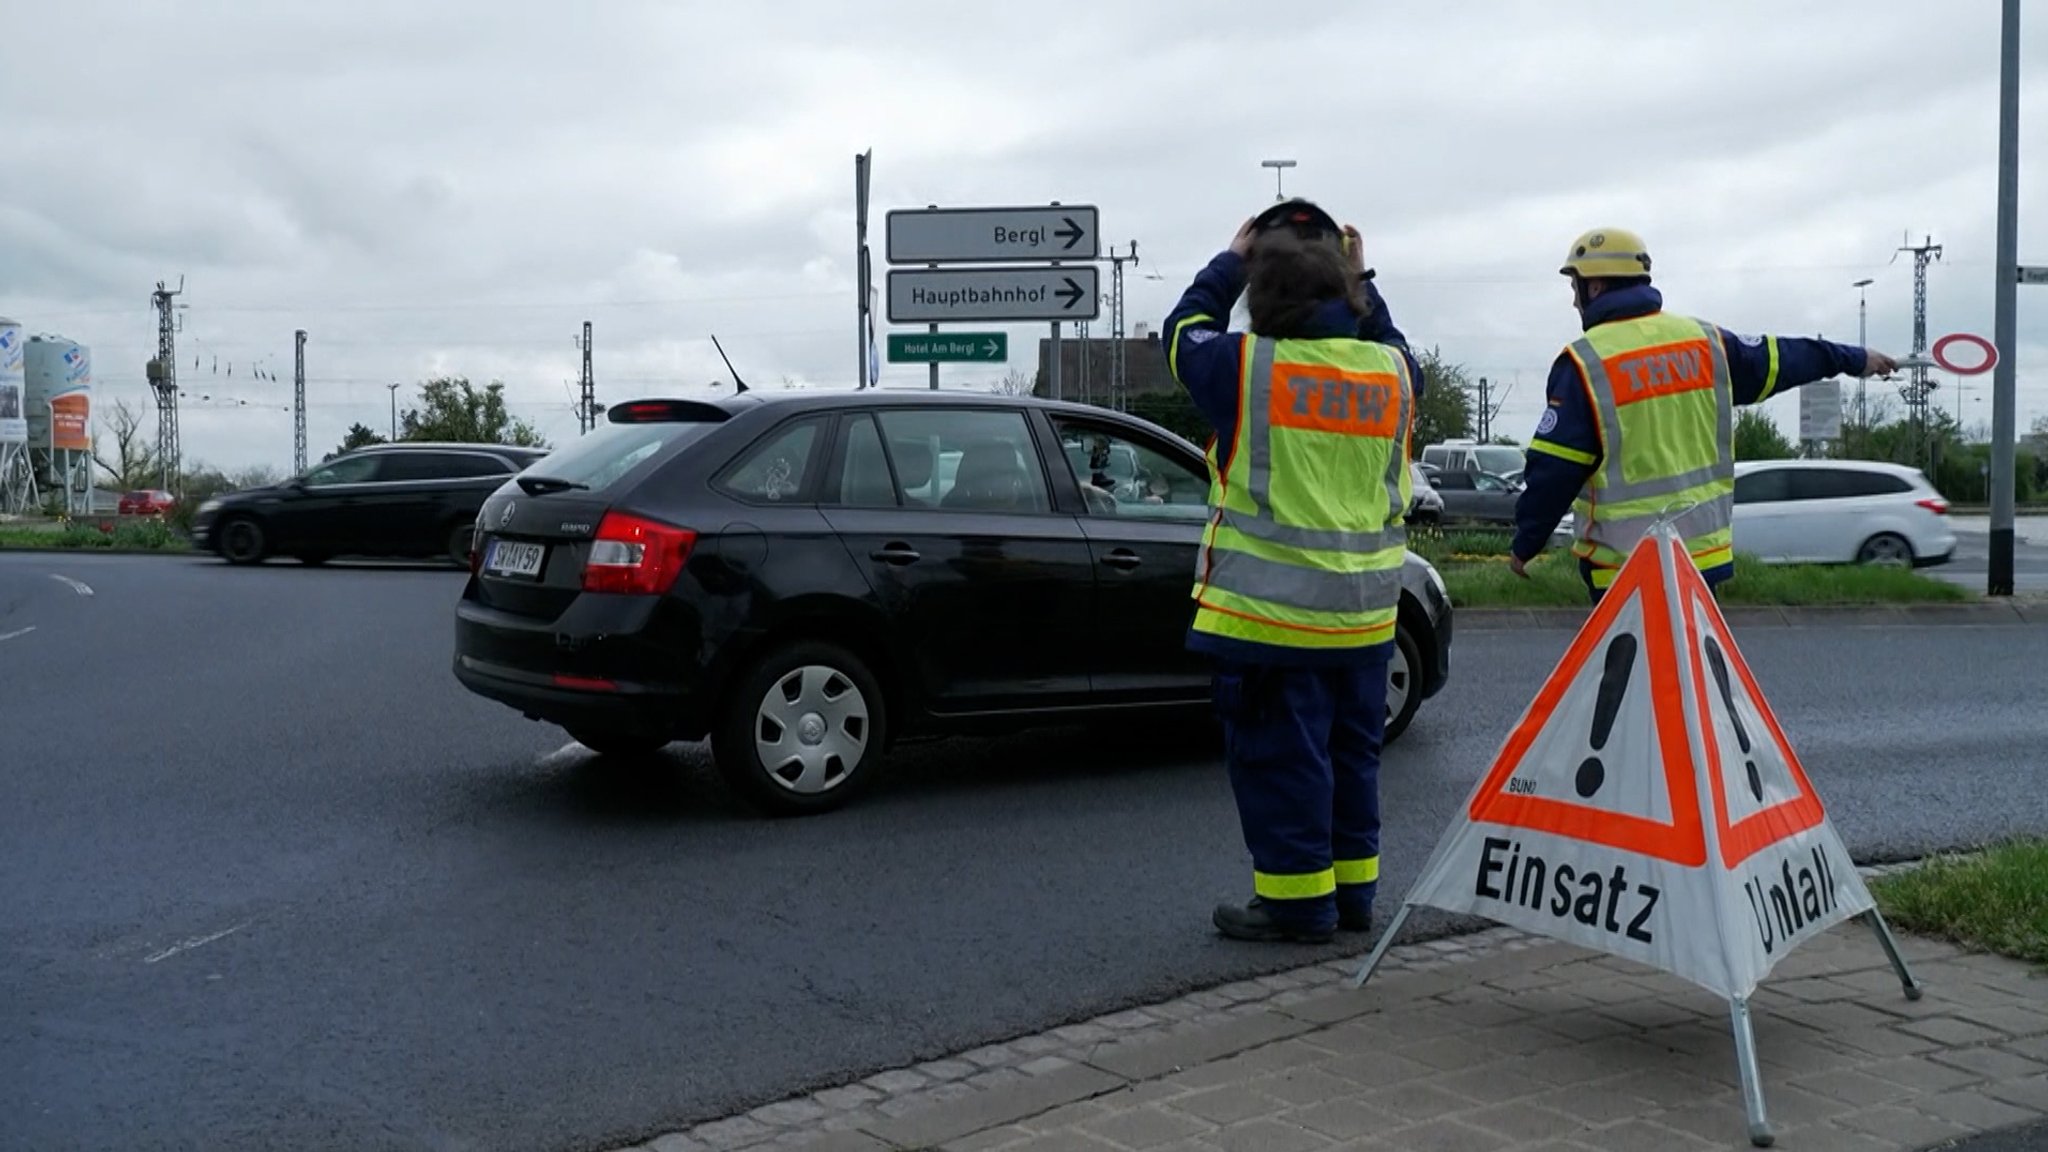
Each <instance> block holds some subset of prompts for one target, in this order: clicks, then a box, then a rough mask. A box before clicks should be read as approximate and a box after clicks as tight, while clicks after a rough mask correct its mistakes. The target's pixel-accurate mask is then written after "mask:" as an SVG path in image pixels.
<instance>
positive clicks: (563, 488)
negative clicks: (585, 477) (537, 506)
mask: <svg viewBox="0 0 2048 1152" xmlns="http://www.w3.org/2000/svg"><path fill="white" fill-rule="evenodd" d="M518 480H519V487H520V488H521V489H523V490H524V491H525V492H526V494H527V495H528V496H545V495H547V494H548V493H550V492H568V491H571V490H578V491H583V492H588V491H590V485H588V484H581V483H578V482H577V481H574V480H562V479H559V478H557V477H554V476H521V477H519V478H518Z"/></svg>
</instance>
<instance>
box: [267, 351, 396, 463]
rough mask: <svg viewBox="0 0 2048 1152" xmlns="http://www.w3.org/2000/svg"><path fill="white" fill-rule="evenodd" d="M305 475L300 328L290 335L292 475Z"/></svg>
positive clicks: (303, 354) (303, 362) (303, 366)
mask: <svg viewBox="0 0 2048 1152" xmlns="http://www.w3.org/2000/svg"><path fill="white" fill-rule="evenodd" d="M394 395H396V393H394ZM305 474H306V330H305V329H304V328H301V329H299V330H298V331H296V332H294V333H292V475H294V476H303V475H305Z"/></svg>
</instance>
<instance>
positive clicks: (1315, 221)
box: [1252, 198, 1344, 236]
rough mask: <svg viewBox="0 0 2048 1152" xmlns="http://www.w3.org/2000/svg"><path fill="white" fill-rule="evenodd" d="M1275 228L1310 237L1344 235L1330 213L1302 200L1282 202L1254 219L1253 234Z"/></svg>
mask: <svg viewBox="0 0 2048 1152" xmlns="http://www.w3.org/2000/svg"><path fill="white" fill-rule="evenodd" d="M1275 228H1293V229H1294V230H1295V231H1296V232H1300V233H1303V234H1305V235H1308V236H1318V235H1329V236H1342V235H1343V234H1344V230H1343V229H1342V228H1339V227H1338V226H1337V221H1336V220H1334V219H1332V218H1331V216H1330V214H1329V213H1328V212H1325V211H1323V210H1322V209H1321V208H1318V207H1316V206H1315V205H1314V204H1312V203H1310V202H1309V201H1307V200H1302V199H1300V198H1296V199H1293V200H1282V201H1280V202H1279V203H1278V204H1275V205H1273V206H1272V207H1271V208H1268V209H1266V210H1265V211H1264V212H1261V213H1259V214H1258V215H1257V216H1255V217H1253V218H1252V231H1253V232H1270V231H1272V230H1273V229H1275Z"/></svg>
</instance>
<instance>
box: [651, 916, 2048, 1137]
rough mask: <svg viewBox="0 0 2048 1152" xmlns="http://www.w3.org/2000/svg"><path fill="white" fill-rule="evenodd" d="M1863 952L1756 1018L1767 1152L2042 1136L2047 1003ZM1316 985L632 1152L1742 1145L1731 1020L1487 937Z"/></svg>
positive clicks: (1237, 997) (1937, 955)
mask: <svg viewBox="0 0 2048 1152" xmlns="http://www.w3.org/2000/svg"><path fill="white" fill-rule="evenodd" d="M1900 947H1901V949H1902V951H1904V952H1905V954H1906V956H1907V957H1908V959H1909V961H1910V962H1911V963H1912V964H1913V966H1914V970H1915V975H1916V976H1918V978H1919V979H1920V981H1921V983H1922V984H1924V985H1925V986H1926V989H1927V992H1926V996H1925V998H1923V999H1922V1000H1920V1001H1917V1002H1915V1001H1908V1000H1906V999H1905V998H1904V996H1903V995H1901V993H1900V990H1899V986H1898V983H1897V980H1896V979H1895V978H1894V977H1893V975H1892V973H1891V971H1890V968H1889V967H1888V966H1887V964H1886V962H1885V958H1884V954H1883V953H1882V951H1881V950H1880V949H1879V948H1878V946H1877V943H1876V941H1875V939H1874V937H1873V936H1872V935H1871V933H1870V931H1869V929H1868V928H1866V927H1865V926H1863V925H1862V924H1861V923H1851V924H1846V925H1842V926H1840V927H1838V928H1836V929H1835V930H1834V931H1832V932H1830V933H1828V934H1826V935H1824V936H1822V937H1820V938H1818V939H1816V940H1814V941H1812V942H1810V943H1808V944H1807V945H1805V946H1803V947H1802V948H1801V949H1800V950H1799V951H1797V952H1795V953H1793V954H1792V955H1791V956H1789V957H1787V958H1786V959H1785V960H1784V961H1782V962H1781V963H1780V964H1779V965H1778V967H1777V969H1776V970H1775V971H1774V972H1773V974H1772V976H1771V978H1770V979H1769V980H1767V981H1766V982H1765V983H1764V985H1763V986H1762V987H1761V988H1759V989H1758V991H1757V993H1756V995H1755V996H1754V998H1753V999H1752V1001H1751V1005H1752V1009H1753V1017H1754V1021H1755V1028H1756V1037H1757V1048H1758V1057H1759V1059H1760V1061H1761V1064H1762V1075H1763V1082H1764V1092H1765V1098H1766V1102H1767V1105H1768V1107H1769V1111H1770V1119H1771V1123H1772V1127H1773V1129H1774V1131H1775V1132H1776V1134H1777V1147H1778V1148H1781V1149H1796V1150H1802V1152H1804V1150H1812V1152H1884V1150H1887V1149H1889V1150H1897V1152H1913V1150H1918V1149H1924V1148H1929V1147H1933V1146H1937V1145H1940V1144H1944V1143H1947V1142H1949V1141H1951V1140H1954V1139H1956V1138H1959V1137H1966V1136H1969V1135H1971V1134H1973V1133H1977V1132H1983V1131H1988V1130H1998V1129H2005V1128H2010V1127H2012V1126H2015V1125H2019V1124H2023V1123H2027V1122H2030V1121H2034V1120H2037V1119H2040V1118H2042V1117H2044V1116H2048V978H2043V977H2041V976H2040V975H2039V974H2036V973H2031V972H2029V971H2028V970H2027V968H2026V967H2025V966H2023V965H2020V964H2017V963H2013V962H2010V961H2007V960H2003V959H2001V958H1997V957H1991V956H1983V955H1977V954H1971V953H1966V952H1963V951H1962V950H1960V949H1957V948H1955V947H1952V946H1950V945H1947V944H1943V943H1939V942H1935V941H1929V940H1924V939H1919V938H1914V937H1901V939H1900ZM1356 968H1357V961H1344V962H1339V963H1330V964H1321V965H1316V966H1314V967H1310V968H1304V969H1300V970H1298V971H1295V972H1289V973H1284V974H1281V975H1277V976H1267V977H1261V978H1259V979H1256V980H1247V981H1243V982H1240V983H1237V984H1230V985H1225V986H1223V987H1221V988H1215V989H1211V990H1208V991H1204V992H1199V993H1195V994H1193V995H1190V996H1186V997H1183V998H1181V999H1178V1000H1173V1001H1169V1002H1167V1003H1164V1004H1158V1005H1154V1006H1151V1007H1148V1008H1144V1009H1139V1010H1135V1011H1127V1012H1120V1013H1116V1014H1114V1015H1110V1016H1106V1017H1102V1018H1100V1019H1097V1020H1093V1021H1088V1022H1085V1023H1081V1024H1074V1025H1068V1026H1065V1027H1062V1028H1058V1029H1055V1030H1053V1031H1052V1032H1049V1033H1046V1034H1044V1035H1041V1036H1031V1037H1024V1038H1021V1039H1017V1040H1012V1041H1009V1042H1007V1043H1004V1044H996V1045H990V1046H988V1047H986V1048H978V1049H975V1050H973V1051H969V1052H964V1053H960V1054H958V1055H957V1056H954V1057H950V1058H947V1059H944V1060H934V1061H931V1062H928V1063H925V1064H920V1065H917V1066H914V1067H910V1068H902V1069H895V1070H892V1071H888V1072H884V1073H881V1074H879V1075H876V1076H872V1077H869V1078H868V1079H866V1080H864V1081H862V1082H860V1083H859V1084H855V1085H847V1086H843V1087H839V1088H832V1089H827V1090H824V1091H821V1092H817V1093H814V1094H811V1095H809V1096H805V1097H799V1098H797V1099H794V1100H786V1101H782V1102H779V1103H774V1104H769V1105H766V1106H764V1107H761V1108H757V1109H755V1110H754V1111H752V1112H750V1113H748V1114H746V1115H744V1116H736V1117H728V1118H726V1119H723V1120H719V1121H715V1122H713V1123H709V1124H704V1125H700V1126H698V1127H696V1128H693V1129H691V1130H689V1131H687V1132H680V1133H674V1134H671V1135H667V1136H663V1137H661V1138H659V1139H656V1140H653V1141H651V1142H649V1143H647V1144H644V1145H638V1146H636V1147H635V1149H634V1152H643V1150H652V1152H714V1150H715V1152H738V1150H756V1149H786V1148H808V1149H812V1150H814V1152H890V1150H908V1149H946V1150H948V1152H1120V1150H1141V1152H1322V1150H1334V1149H1359V1150H1380V1149H1387V1150H1391V1149H1430V1150H1441V1152H1461V1150H1471V1152H1539V1150H1540V1152H1586V1150H1588V1149H1591V1150H1595V1152H1598V1150H1613V1152H1656V1150H1658V1149H1674V1150H1691V1149H1708V1148H1744V1147H1748V1146H1749V1144H1748V1139H1747V1133H1746V1127H1745V1124H1744V1115H1743V1110H1742V1103H1741V1097H1740V1095H1739V1089H1738V1085H1739V1082H1740V1081H1739V1077H1738V1074H1737V1071H1736V1065H1735V1058H1734V1046H1733V1041H1732V1038H1731V1036H1730V1033H1729V1028H1728V1016H1727V1007H1726V1005H1725V1004H1723V1003H1722V1002H1719V1001H1717V1000H1715V999H1714V998H1712V997H1711V996H1709V995H1707V994H1706V993H1704V992H1702V991H1700V990H1699V989H1697V988H1694V987H1693V986H1691V985H1688V984H1685V983H1683V982H1682V981H1679V980H1676V979H1673V978H1671V977H1668V976H1665V975H1663V974H1661V973H1658V972H1655V971H1653V970H1650V969H1647V968H1643V967H1640V966H1638V965H1635V964H1632V963H1630V962H1627V961H1623V960H1618V959H1614V958H1610V957H1603V956H1599V955H1597V954H1593V953H1589V952H1586V951H1583V950H1580V949H1577V948H1573V947H1570V946H1567V945H1563V944H1556V943H1552V942H1550V941H1546V940H1541V939H1538V938H1535V937H1531V936H1527V935H1524V934H1522V933H1519V932H1514V931H1512V930H1508V929H1495V930H1493V931H1489V932H1483V933H1478V934H1475V935H1471V936H1465V937H1460V938H1456V939H1452V940H1440V941H1433V942H1430V943H1426V944H1420V945H1415V946H1403V947H1400V948H1396V949H1393V950H1392V951H1391V952H1390V953H1389V954H1388V957H1387V960H1386V962H1385V963H1384V964H1382V966H1381V968H1380V971H1379V972H1378V973H1377V974H1376V975H1375V976H1374V977H1373V980H1372V982H1371V983H1370V984H1368V985H1367V986H1366V988H1364V989H1363V990H1359V991H1354V990H1352V989H1351V988H1350V987H1349V986H1348V979H1349V977H1350V976H1351V975H1352V974H1353V973H1354V972H1355V971H1356Z"/></svg>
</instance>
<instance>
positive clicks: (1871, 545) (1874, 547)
mask: <svg viewBox="0 0 2048 1152" xmlns="http://www.w3.org/2000/svg"><path fill="white" fill-rule="evenodd" d="M1856 562H1857V563H1858V564H1883V565H1886V566H1889V567H1902V568H1910V567H1912V565H1913V546H1912V545H1911V544H1908V543H1907V542H1906V538H1905V537H1904V536H1900V535H1897V534H1896V533H1892V532H1880V533H1878V534H1877V535H1875V536H1872V537H1871V538H1870V539H1868V540H1865V541H1864V542H1863V547H1861V548H1858V549H1857V550H1856Z"/></svg>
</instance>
